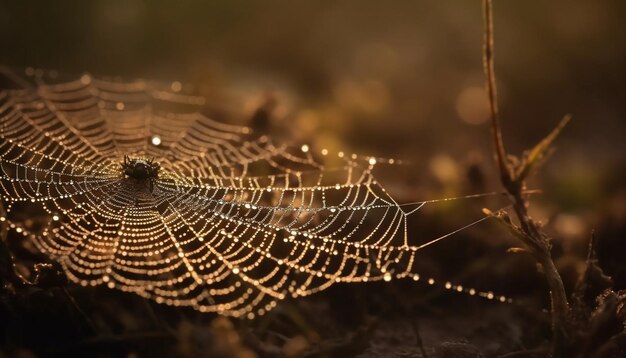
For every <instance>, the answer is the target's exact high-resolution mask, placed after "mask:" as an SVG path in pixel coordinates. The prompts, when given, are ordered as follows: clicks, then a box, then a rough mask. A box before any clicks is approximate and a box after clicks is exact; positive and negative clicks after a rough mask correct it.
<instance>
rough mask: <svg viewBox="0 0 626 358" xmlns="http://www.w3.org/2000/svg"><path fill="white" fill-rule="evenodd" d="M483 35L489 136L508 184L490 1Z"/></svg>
mask: <svg viewBox="0 0 626 358" xmlns="http://www.w3.org/2000/svg"><path fill="white" fill-rule="evenodd" d="M483 11H484V13H483V16H484V26H485V28H484V35H483V70H484V71H485V76H486V86H487V96H488V98H489V112H490V115H491V135H492V138H493V143H494V145H495V148H494V151H495V154H496V161H497V162H498V167H499V169H500V173H501V174H502V175H503V177H502V181H503V182H507V183H508V182H510V181H511V179H512V173H511V171H510V170H509V166H508V165H507V162H506V151H505V149H504V141H503V140H502V130H501V128H500V118H499V117H498V87H497V84H496V74H495V70H494V65H493V62H494V61H493V7H492V3H491V0H483Z"/></svg>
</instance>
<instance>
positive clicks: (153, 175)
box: [122, 155, 161, 193]
mask: <svg viewBox="0 0 626 358" xmlns="http://www.w3.org/2000/svg"><path fill="white" fill-rule="evenodd" d="M159 169H161V165H160V164H159V163H154V158H152V159H150V160H146V159H130V158H129V157H128V156H126V155H125V156H124V163H123V164H122V174H123V175H125V176H126V177H128V178H133V179H135V180H136V181H137V182H139V183H142V184H145V185H146V186H147V188H148V190H149V191H150V192H151V193H152V190H153V189H154V180H155V179H158V178H159Z"/></svg>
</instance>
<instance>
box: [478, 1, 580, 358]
mask: <svg viewBox="0 0 626 358" xmlns="http://www.w3.org/2000/svg"><path fill="white" fill-rule="evenodd" d="M483 11H484V13H483V16H484V38H483V67H484V71H485V77H486V87H487V94H488V99H489V109H490V116H491V133H492V140H493V145H494V152H495V156H496V162H497V164H498V168H499V171H500V180H501V182H502V185H503V186H504V188H505V190H506V191H507V193H508V194H509V197H510V199H511V200H512V201H513V209H514V211H515V215H516V217H517V219H518V220H519V223H520V226H521V227H520V231H521V234H522V235H519V236H518V237H519V238H520V239H521V240H522V241H523V242H524V244H525V245H526V246H527V247H528V248H529V249H530V250H529V251H530V252H531V254H532V255H533V257H534V258H535V260H536V261H537V263H539V264H540V265H541V266H542V268H543V273H544V275H545V277H546V281H547V283H548V287H549V289H550V299H551V307H552V333H553V346H552V354H553V356H555V357H558V356H561V355H562V354H563V347H564V344H565V342H566V338H567V322H568V315H569V304H568V302H567V295H566V294H565V288H564V286H563V281H562V279H561V276H560V275H559V272H558V270H557V269H556V266H555V265H554V261H553V260H552V256H551V253H550V250H551V247H552V245H551V244H550V239H549V237H548V236H547V235H546V234H545V233H543V231H542V230H541V228H540V227H539V226H538V225H537V223H535V222H534V221H533V220H532V218H531V217H530V216H529V215H528V201H527V199H526V197H525V196H524V188H525V179H526V174H527V173H528V171H529V170H524V169H529V168H530V167H529V166H531V165H533V164H534V161H531V162H528V161H522V164H521V167H520V168H518V169H521V170H514V169H515V168H514V167H513V165H512V164H510V163H508V161H507V153H506V150H505V149H504V141H503V139H502V129H501V127H500V120H499V118H498V95H497V87H496V76H495V70H494V60H493V3H492V0H483ZM565 123H566V122H565ZM559 130H560V129H559ZM553 133H556V134H558V131H557V132H553ZM549 137H550V136H549ZM549 139H550V140H551V139H553V138H549ZM545 143H548V142H545ZM527 166H528V167H527ZM516 173H523V174H516Z"/></svg>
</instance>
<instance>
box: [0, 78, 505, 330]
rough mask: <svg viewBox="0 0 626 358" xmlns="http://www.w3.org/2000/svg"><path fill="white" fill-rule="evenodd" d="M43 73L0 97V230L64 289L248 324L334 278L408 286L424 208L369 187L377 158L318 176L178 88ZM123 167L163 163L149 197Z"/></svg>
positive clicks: (306, 155) (297, 155) (297, 153)
mask: <svg viewBox="0 0 626 358" xmlns="http://www.w3.org/2000/svg"><path fill="white" fill-rule="evenodd" d="M42 78H43V77H42V76H35V79H36V81H37V86H36V87H32V88H26V89H11V90H3V91H2V92H0V118H1V126H0V155H1V157H0V196H1V197H2V200H3V202H4V203H5V205H6V209H7V212H8V213H9V215H8V216H7V217H2V218H0V220H3V221H4V220H9V222H10V223H11V225H10V227H11V228H12V229H14V230H15V231H17V232H18V233H21V234H22V235H24V236H25V237H28V238H30V239H32V240H33V242H34V243H35V245H36V246H37V248H38V249H39V250H41V251H42V252H44V253H46V254H48V255H49V256H51V257H52V258H53V259H55V260H56V261H58V262H59V263H60V264H61V265H62V266H63V269H64V271H65V273H66V275H67V276H68V277H69V278H70V279H71V280H72V281H74V282H77V283H79V284H80V285H83V286H96V285H106V286H108V287H109V288H117V289H120V290H123V291H127V292H133V293H135V294H138V295H140V296H142V297H145V298H149V299H153V300H155V301H156V302H158V303H164V304H168V305H174V306H190V307H193V308H195V309H197V310H200V311H203V312H218V313H221V314H226V315H231V316H246V317H248V318H252V317H254V316H255V315H262V314H264V313H265V312H267V311H269V310H271V309H272V308H274V307H275V306H276V302H277V301H279V300H281V299H284V298H285V297H287V296H291V297H299V296H306V295H310V294H313V293H315V292H318V291H321V290H324V289H325V288H328V287H329V286H331V285H333V284H334V283H338V282H365V281H374V280H385V281H389V280H391V279H392V278H404V277H412V278H413V279H414V280H419V279H420V277H419V275H418V274H417V273H415V272H414V263H415V255H416V252H417V251H418V250H419V249H420V248H422V247H425V246H427V245H428V244H430V243H427V244H424V245H422V246H415V245H411V244H410V242H409V240H408V236H407V226H406V220H407V215H408V214H409V213H412V212H414V211H416V210H417V209H419V208H421V207H422V206H423V205H425V204H427V202H423V203H418V205H417V207H416V208H414V209H413V210H409V211H405V210H404V209H403V207H402V205H398V204H397V203H396V202H395V201H394V200H393V199H392V198H391V197H390V196H389V195H387V194H386V192H385V190H384V189H383V188H382V187H381V186H380V184H379V183H378V182H377V181H376V180H375V178H374V177H373V176H372V173H371V171H372V169H373V168H374V166H375V165H376V164H377V160H376V159H375V158H366V159H365V160H361V161H359V160H358V159H348V158H344V165H343V166H342V167H341V168H338V169H333V170H328V169H325V168H324V166H323V165H322V164H320V163H319V161H318V160H316V159H315V158H314V156H313V154H312V153H311V150H310V148H309V147H308V146H302V148H297V149H294V148H289V147H287V146H283V145H280V144H275V143H273V142H272V141H271V139H270V138H268V137H266V136H261V137H257V138H255V137H253V136H252V135H251V130H250V129H249V128H247V127H240V126H234V125H227V124H224V123H220V122H217V121H214V120H213V119H211V118H209V117H207V116H205V115H202V114H200V108H201V107H202V105H203V100H202V98H199V97H194V96H191V95H183V94H181V93H179V91H177V90H178V89H175V90H172V89H171V88H160V87H158V86H156V85H154V84H151V83H148V82H144V81H136V82H132V83H117V82H110V81H105V80H98V79H95V78H93V77H91V76H89V75H84V76H82V77H81V78H80V79H78V80H74V81H71V82H64V83H57V84H47V83H45V82H44V81H43V79H42ZM322 154H327V153H324V152H322ZM125 156H128V157H129V158H138V159H141V160H149V159H151V158H154V161H155V162H158V163H159V164H160V167H161V169H160V171H159V176H158V179H157V180H155V181H154V185H153V186H152V187H148V186H146V185H141V184H140V183H138V182H137V181H134V180H131V179H129V178H127V177H125V176H124V175H123V172H122V170H121V166H122V164H123V162H124V157H125ZM379 161H380V160H379ZM22 204H28V205H39V206H41V208H42V209H43V212H44V216H45V217H46V220H45V221H46V224H45V226H44V227H41V228H37V227H34V226H35V225H34V224H32V222H30V221H25V220H24V219H23V218H22V219H20V218H19V215H18V213H17V211H18V209H16V208H17V207H19V206H20V205H22ZM445 236H448V235H445ZM442 238H443V237H442ZM442 238H439V239H442ZM439 239H436V240H439ZM436 240H433V241H432V242H435V241H436ZM432 242H431V243H432ZM428 283H430V284H434V280H432V279H429V280H428ZM445 286H446V288H448V289H453V290H457V291H459V292H461V291H463V290H465V291H467V292H469V293H470V294H472V295H473V294H480V295H483V296H484V297H487V298H490V299H494V298H496V299H500V300H501V301H504V300H505V298H504V297H502V296H498V297H496V296H494V295H493V294H492V293H477V292H476V291H475V290H473V289H466V288H463V287H462V286H455V285H452V284H450V283H446V285H445Z"/></svg>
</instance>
